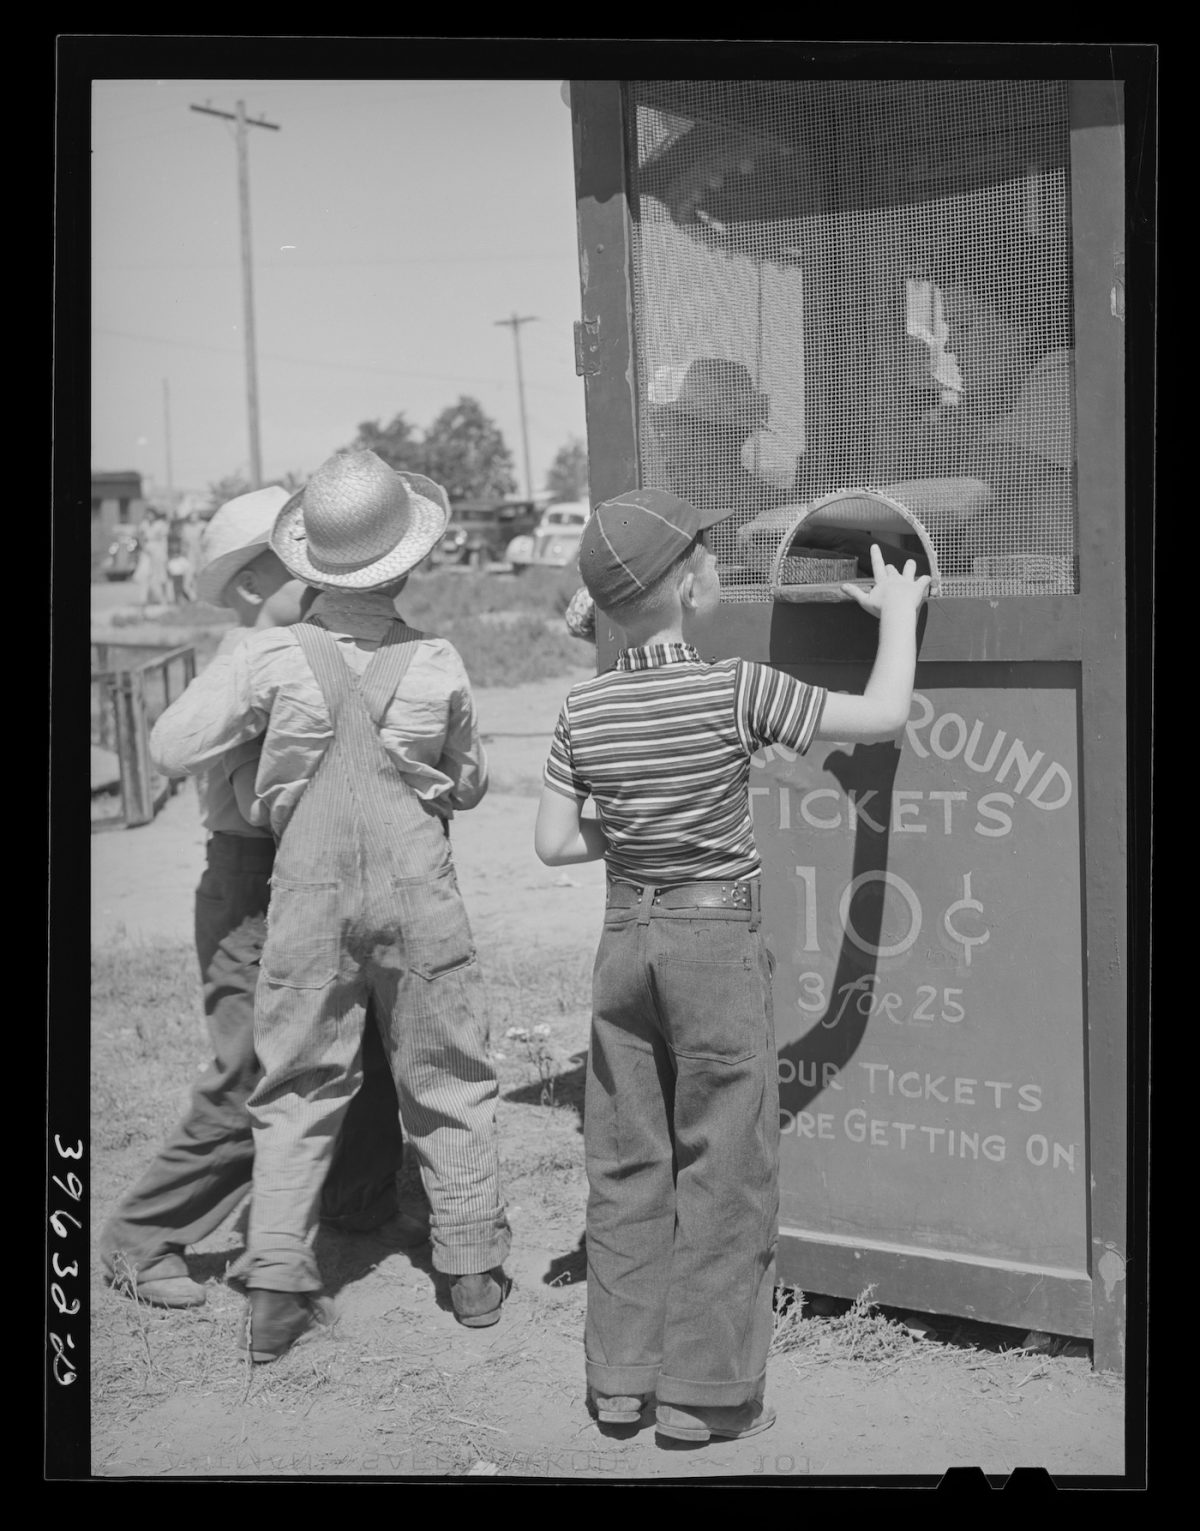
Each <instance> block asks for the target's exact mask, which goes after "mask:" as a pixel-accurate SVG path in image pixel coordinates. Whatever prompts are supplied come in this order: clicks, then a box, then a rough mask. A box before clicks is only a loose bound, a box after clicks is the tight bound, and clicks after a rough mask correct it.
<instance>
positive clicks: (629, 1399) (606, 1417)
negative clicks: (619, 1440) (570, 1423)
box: [588, 1388, 650, 1425]
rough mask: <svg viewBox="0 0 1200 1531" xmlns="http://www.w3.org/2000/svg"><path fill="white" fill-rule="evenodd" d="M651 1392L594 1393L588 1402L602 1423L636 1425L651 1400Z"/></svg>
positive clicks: (589, 1390) (590, 1394) (589, 1395)
mask: <svg viewBox="0 0 1200 1531" xmlns="http://www.w3.org/2000/svg"><path fill="white" fill-rule="evenodd" d="M649 1397H650V1395H649V1393H594V1392H592V1390H591V1389H590V1388H589V1389H588V1402H589V1403H590V1404H591V1406H592V1410H593V1412H594V1413H595V1415H596V1418H597V1419H598V1420H599V1421H600V1423H601V1424H602V1425H636V1424H637V1422H638V1420H640V1419H641V1417H642V1410H643V1409H644V1408H645V1407H646V1404H647V1402H648V1401H649Z"/></svg>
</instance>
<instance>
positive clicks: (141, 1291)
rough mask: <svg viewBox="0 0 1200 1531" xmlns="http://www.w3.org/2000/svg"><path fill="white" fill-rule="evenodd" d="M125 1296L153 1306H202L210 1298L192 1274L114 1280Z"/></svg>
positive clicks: (119, 1290) (114, 1284)
mask: <svg viewBox="0 0 1200 1531" xmlns="http://www.w3.org/2000/svg"><path fill="white" fill-rule="evenodd" d="M113 1288H114V1290H115V1291H118V1292H120V1293H121V1294H122V1295H123V1296H125V1297H133V1298H136V1300H137V1301H138V1302H145V1303H149V1305H150V1306H151V1307H152V1308H202V1307H203V1306H204V1304H205V1302H206V1301H207V1300H208V1299H207V1295H206V1293H205V1291H204V1288H203V1287H202V1286H201V1285H200V1283H199V1282H198V1281H193V1280H192V1278H191V1277H190V1276H162V1277H160V1278H159V1279H158V1280H157V1281H153V1280H152V1281H139V1282H138V1283H137V1284H136V1285H131V1284H130V1283H129V1282H114V1283H113Z"/></svg>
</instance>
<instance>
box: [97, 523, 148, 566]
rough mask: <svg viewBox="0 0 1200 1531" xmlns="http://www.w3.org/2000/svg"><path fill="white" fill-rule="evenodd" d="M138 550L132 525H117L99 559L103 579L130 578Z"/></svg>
mask: <svg viewBox="0 0 1200 1531" xmlns="http://www.w3.org/2000/svg"><path fill="white" fill-rule="evenodd" d="M139 551H140V547H139V543H138V538H137V532H136V531H135V530H134V529H133V527H132V526H119V527H117V529H116V532H115V533H114V535H113V540H112V541H111V542H110V543H109V545H108V552H107V553H105V555H104V557H103V558H102V559H101V561H100V568H101V571H102V572H103V574H104V577H105V579H132V578H133V572H134V570H135V569H136V568H137V561H138V553H139Z"/></svg>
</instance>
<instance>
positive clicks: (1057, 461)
mask: <svg viewBox="0 0 1200 1531" xmlns="http://www.w3.org/2000/svg"><path fill="white" fill-rule="evenodd" d="M1074 410H1075V367H1074V353H1073V352H1071V351H1067V350H1061V351H1048V352H1047V353H1046V355H1045V356H1043V357H1042V359H1041V360H1040V361H1039V362H1038V363H1037V365H1036V366H1034V367H1033V368H1032V369H1031V371H1030V372H1029V374H1028V376H1027V377H1026V378H1025V380H1024V381H1023V382H1022V384H1021V387H1020V390H1019V392H1018V394H1017V398H1016V402H1015V403H1014V404H1013V407H1012V410H1011V412H1010V413H1009V414H1007V415H1005V416H1004V418H1003V419H1002V420H997V421H996V423H995V424H994V425H993V426H991V427H990V429H988V430H987V431H985V432H984V434H983V436H982V438H981V439H982V440H984V441H1003V442H1008V443H1009V444H1010V445H1012V446H1016V447H1022V448H1023V449H1024V450H1025V451H1026V452H1032V453H1033V454H1034V455H1035V456H1037V457H1041V458H1044V459H1045V461H1046V462H1049V463H1053V464H1054V466H1055V467H1056V468H1062V469H1063V470H1064V471H1065V470H1068V469H1070V467H1071V466H1072V464H1073V463H1074V461H1075V427H1074Z"/></svg>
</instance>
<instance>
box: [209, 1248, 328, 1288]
mask: <svg viewBox="0 0 1200 1531" xmlns="http://www.w3.org/2000/svg"><path fill="white" fill-rule="evenodd" d="M230 1275H231V1276H235V1277H238V1278H240V1279H241V1280H242V1281H243V1282H244V1283H245V1285H246V1286H247V1287H248V1288H249V1289H250V1290H252V1291H261V1290H266V1291H268V1292H319V1291H320V1290H321V1286H322V1283H321V1277H320V1274H319V1272H318V1270H317V1262H316V1260H315V1259H314V1258H313V1256H312V1255H311V1254H308V1253H307V1251H300V1250H289V1249H259V1250H254V1251H247V1253H246V1254H245V1255H243V1257H242V1258H241V1259H240V1260H239V1261H238V1262H237V1264H236V1265H235V1266H234V1267H233V1270H232V1271H230Z"/></svg>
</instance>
